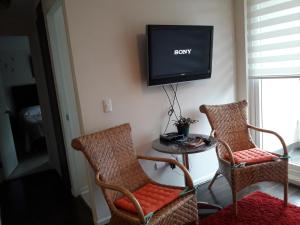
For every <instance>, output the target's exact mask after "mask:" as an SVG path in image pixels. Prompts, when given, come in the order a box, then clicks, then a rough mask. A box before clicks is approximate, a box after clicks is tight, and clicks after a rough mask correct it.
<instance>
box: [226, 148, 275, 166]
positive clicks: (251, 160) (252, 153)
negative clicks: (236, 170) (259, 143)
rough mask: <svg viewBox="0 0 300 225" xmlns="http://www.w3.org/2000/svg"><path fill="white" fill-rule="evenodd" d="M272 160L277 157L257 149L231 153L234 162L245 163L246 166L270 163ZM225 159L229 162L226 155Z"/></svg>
mask: <svg viewBox="0 0 300 225" xmlns="http://www.w3.org/2000/svg"><path fill="white" fill-rule="evenodd" d="M274 158H278V156H277V155H275V154H272V153H270V152H266V151H263V150H261V149H259V148H251V149H247V150H242V151H237V152H233V159H234V162H235V163H237V164H239V163H246V164H255V163H262V162H268V161H272V160H273V159H274ZM225 159H227V160H229V161H230V158H229V156H228V155H226V156H225Z"/></svg>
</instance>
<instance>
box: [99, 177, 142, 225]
mask: <svg viewBox="0 0 300 225" xmlns="http://www.w3.org/2000/svg"><path fill="white" fill-rule="evenodd" d="M96 182H97V184H98V185H99V186H100V187H101V188H103V189H110V190H114V191H118V192H121V193H122V194H124V195H125V196H126V197H128V198H129V200H130V201H131V202H132V203H133V204H134V206H135V208H136V211H137V215H138V218H139V219H140V220H141V224H144V223H145V222H146V221H145V215H144V212H143V210H142V207H141V205H140V203H139V202H138V200H137V199H136V197H135V196H134V195H133V194H132V193H131V192H130V191H129V190H128V189H126V188H124V187H121V186H117V185H112V184H106V183H104V182H103V181H101V180H100V179H99V174H97V175H96Z"/></svg>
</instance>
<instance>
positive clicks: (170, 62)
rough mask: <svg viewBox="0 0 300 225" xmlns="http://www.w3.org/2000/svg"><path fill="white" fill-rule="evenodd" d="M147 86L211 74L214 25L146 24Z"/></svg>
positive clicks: (193, 78) (200, 77)
mask: <svg viewBox="0 0 300 225" xmlns="http://www.w3.org/2000/svg"><path fill="white" fill-rule="evenodd" d="M147 42H148V85H149V86H152V85H159V84H169V83H177V82H183V81H191V80H198V79H205V78H210V77H211V71H212V48H213V26H186V25H147Z"/></svg>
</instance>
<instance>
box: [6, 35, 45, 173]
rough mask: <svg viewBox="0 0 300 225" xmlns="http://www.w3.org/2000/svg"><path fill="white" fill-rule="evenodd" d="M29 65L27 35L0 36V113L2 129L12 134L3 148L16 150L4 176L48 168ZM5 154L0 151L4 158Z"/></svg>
mask: <svg viewBox="0 0 300 225" xmlns="http://www.w3.org/2000/svg"><path fill="white" fill-rule="evenodd" d="M32 65H33V64H32V56H31V50H30V43H29V37H28V36H1V37H0V76H1V84H0V85H1V92H2V93H1V103H2V107H3V108H4V113H5V114H6V115H2V117H1V118H2V123H1V124H2V125H1V126H5V127H3V128H2V130H3V132H7V133H8V135H11V136H12V137H10V138H9V140H10V141H11V143H10V147H9V148H8V147H7V146H6V147H5V146H4V147H3V148H2V151H15V154H13V153H12V154H11V155H12V157H11V159H10V160H8V164H9V165H5V167H6V168H4V169H5V173H4V178H5V179H14V178H17V177H21V176H24V175H28V174H31V173H34V172H38V171H41V170H46V169H49V168H50V164H49V157H48V152H47V144H46V137H45V131H44V127H43V120H42V113H41V105H40V102H39V95H38V91H37V84H36V78H35V74H34V70H33V66H32ZM2 113H3V111H2ZM4 120H7V121H6V122H4ZM7 122H8V123H7ZM4 124H5V125H4ZM1 139H2V140H1V141H2V142H3V141H4V140H3V138H1ZM2 155H3V153H2ZM6 155H7V154H4V155H3V161H4V160H5V159H6ZM16 161H17V162H18V163H16ZM7 167H8V168H7Z"/></svg>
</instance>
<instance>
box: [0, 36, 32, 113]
mask: <svg viewBox="0 0 300 225" xmlns="http://www.w3.org/2000/svg"><path fill="white" fill-rule="evenodd" d="M29 56H30V46H29V39H28V37H27V36H2V37H0V70H1V72H2V76H3V77H2V79H3V81H4V88H5V96H6V99H7V104H8V108H9V109H10V110H11V111H14V109H13V100H12V96H11V87H13V86H19V85H26V84H34V83H35V79H34V77H33V76H32V69H31V66H30V61H29Z"/></svg>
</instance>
